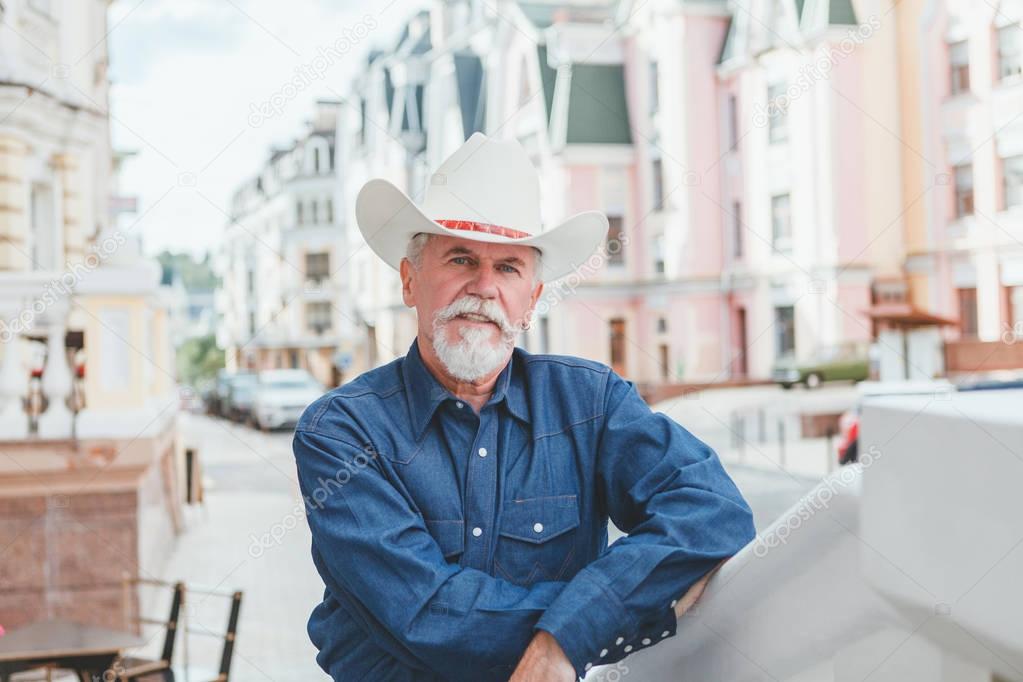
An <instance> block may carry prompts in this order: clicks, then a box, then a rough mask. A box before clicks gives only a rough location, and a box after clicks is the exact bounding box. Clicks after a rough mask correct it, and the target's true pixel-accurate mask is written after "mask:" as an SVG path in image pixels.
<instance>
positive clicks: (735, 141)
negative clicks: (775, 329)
mask: <svg viewBox="0 0 1023 682" xmlns="http://www.w3.org/2000/svg"><path fill="white" fill-rule="evenodd" d="M728 148H729V149H730V150H732V151H735V150H736V149H738V148H739V100H738V98H737V97H736V96H735V95H729V96H728Z"/></svg>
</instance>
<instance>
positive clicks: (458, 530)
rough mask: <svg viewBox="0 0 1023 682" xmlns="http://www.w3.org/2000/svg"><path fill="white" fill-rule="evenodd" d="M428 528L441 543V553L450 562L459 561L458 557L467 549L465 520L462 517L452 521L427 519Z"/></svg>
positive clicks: (439, 543) (438, 542)
mask: <svg viewBox="0 0 1023 682" xmlns="http://www.w3.org/2000/svg"><path fill="white" fill-rule="evenodd" d="M426 529H427V530H428V531H430V535H432V536H433V539H434V540H436V541H437V544H438V545H440V551H441V554H443V555H444V558H445V559H446V560H447V562H448V563H449V564H454V563H458V558H459V557H460V556H461V554H462V551H463V550H464V549H465V533H464V529H465V522H464V521H462V520H461V519H454V520H451V521H432V520H430V519H426Z"/></svg>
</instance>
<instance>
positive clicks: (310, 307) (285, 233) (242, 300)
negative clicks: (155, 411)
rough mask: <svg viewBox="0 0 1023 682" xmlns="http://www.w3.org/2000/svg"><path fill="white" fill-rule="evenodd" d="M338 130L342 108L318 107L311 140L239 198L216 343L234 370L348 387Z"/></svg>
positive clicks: (282, 155)
mask: <svg viewBox="0 0 1023 682" xmlns="http://www.w3.org/2000/svg"><path fill="white" fill-rule="evenodd" d="M336 125H337V103H335V102H331V101H321V102H318V103H317V108H316V111H315V115H314V117H313V120H312V122H311V125H310V128H309V130H308V131H307V132H306V133H305V134H304V135H303V136H302V138H301V139H299V140H296V141H295V143H294V144H293V145H290V146H289V147H287V148H285V149H278V150H274V151H273V152H272V154H271V155H270V157H269V159H268V160H267V162H266V164H265V165H264V166H263V168H261V169H260V171H259V172H258V173H257V174H256V175H255V177H253V178H251V179H250V180H248V181H246V182H245V183H244V184H243V185H242V186H241V187H239V188H238V189H237V190H236V191H235V193H234V196H233V198H232V203H231V216H230V222H229V224H228V225H227V227H226V236H225V239H224V241H223V247H222V249H221V251H220V252H219V253H218V254H217V257H216V263H215V269H216V270H217V273H218V274H219V276H220V277H221V281H222V286H221V290H220V291H219V292H218V296H217V303H216V305H217V309H218V316H219V319H220V325H219V328H218V332H217V335H218V338H217V345H218V346H220V347H221V348H224V349H225V352H226V357H225V361H226V365H227V368H228V369H231V370H237V369H255V370H260V369H276V368H285V367H286V368H303V369H306V370H308V371H309V372H310V373H311V374H312V375H313V376H314V377H316V379H317V380H318V381H320V382H321V383H323V384H324V385H326V386H330V387H333V386H336V385H338V384H339V383H340V382H341V380H342V376H341V370H342V367H341V366H339V365H340V364H341V363H340V359H339V358H338V350H339V347H340V342H339V335H340V332H341V328H342V326H341V323H340V322H339V319H338V318H339V317H340V309H339V308H338V305H337V304H338V302H340V301H341V300H343V299H344V291H343V287H342V278H343V274H344V273H346V272H347V270H346V269H345V267H342V266H343V265H344V259H345V236H344V224H345V223H344V221H343V216H342V214H341V212H340V210H339V207H340V198H339V195H338V188H339V186H338V173H337V170H336V169H337V166H336V165H335V149H334V146H335V145H334V134H335V129H336Z"/></svg>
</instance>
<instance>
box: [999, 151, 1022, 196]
mask: <svg viewBox="0 0 1023 682" xmlns="http://www.w3.org/2000/svg"><path fill="white" fill-rule="evenodd" d="M1002 183H1003V184H1004V191H1005V208H1007V209H1009V208H1015V207H1019V206H1023V155H1020V156H1012V157H1010V158H1008V159H1002Z"/></svg>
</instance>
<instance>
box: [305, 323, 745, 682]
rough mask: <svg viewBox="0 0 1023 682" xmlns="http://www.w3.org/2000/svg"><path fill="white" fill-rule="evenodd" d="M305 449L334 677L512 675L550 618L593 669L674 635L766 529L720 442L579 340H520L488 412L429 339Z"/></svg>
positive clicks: (314, 426) (317, 415)
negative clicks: (537, 351) (731, 473)
mask: <svg viewBox="0 0 1023 682" xmlns="http://www.w3.org/2000/svg"><path fill="white" fill-rule="evenodd" d="M293 448H294V452H295V459H296V462H297V466H298V475H299V482H300V486H301V491H302V495H303V497H304V499H305V505H306V512H307V520H308V523H309V527H310V529H311V531H312V556H313V561H314V562H315V564H316V568H317V570H318V571H319V573H320V575H321V576H322V577H323V581H324V583H325V584H326V590H325V591H324V595H323V602H322V603H320V604H319V605H317V606H316V608H315V609H314V610H313V613H312V616H311V617H310V619H309V627H308V630H309V636H310V638H311V639H312V641H313V643H314V644H315V645H316V647H317V648H318V649H319V655H318V656H317V661H318V663H319V664H320V666H321V667H322V668H323V669H324V670H325V671H327V673H329V674H330V675H331V676H332V677H333V679H334V680H363V679H366V680H387V681H391V680H395V681H403V682H404V681H416V682H419V681H424V682H425V681H434V680H472V681H473V682H478V681H480V680H507V679H508V677H509V676H510V675H511V673H512V671H513V670H514V669H515V666H516V665H517V663H518V661H519V659H520V658H521V656H522V654H523V652H524V651H525V649H526V646H527V645H528V644H529V641H530V640H531V639H532V638H533V636H534V635H535V634H536V632H537V631H539V630H546V631H547V632H549V633H550V634H551V635H553V636H554V637H555V638H556V639H557V641H558V643H559V644H560V645H561V648H562V649H563V650H564V651H565V654H566V655H567V656H568V658H569V660H570V661H571V662H572V665H573V666H574V667H575V670H576V674H577V675H578V676H580V677H581V676H584V675H585V673H586V671H587V670H588V669H589V668H590V667H591V666H594V665H601V664H606V663H614V662H616V661H619V660H621V659H623V658H625V657H626V656H627V655H629V654H630V653H631V652H635V651H638V650H639V649H642V648H645V647H648V646H653V645H655V644H657V643H658V642H660V641H662V640H663V639H665V638H667V637H670V636H672V635H674V634H675V627H676V618H675V615H674V609H673V606H674V600H675V599H676V598H677V597H679V596H680V595H681V594H683V593H684V592H685V590H686V589H687V588H688V587H689V586H691V585H692V584H693V583H694V582H695V581H696V580H698V579H699V578H700V577H701V576H702V575H704V574H705V573H707V572H708V571H709V570H711V569H712V568H713V567H714V566H715V565H717V564H718V563H719V562H720V561H721V560H722V559H724V558H726V557H729V556H731V555H732V554H734V553H735V552H737V551H738V550H739V549H740V548H742V547H743V546H744V545H745V544H746V543H747V542H749V541H750V540H751V539H752V538H753V536H754V528H753V520H752V515H751V513H750V509H749V506H748V505H747V504H746V501H745V500H744V499H743V498H742V495H741V494H740V493H739V491H738V490H737V489H736V487H735V485H734V484H733V483H732V480H731V479H730V478H729V477H728V475H727V474H726V473H725V471H724V469H723V468H722V466H721V463H720V462H719V460H718V458H717V456H716V455H715V454H714V452H713V451H712V450H711V449H710V448H709V447H708V446H707V445H706V444H704V443H703V442H702V441H700V440H699V439H698V438H696V437H695V436H693V435H692V434H691V433H690V432H689V431H687V430H686V429H685V428H683V427H682V426H680V425H679V424H678V423H676V422H675V421H673V420H672V419H670V418H669V417H667V416H666V415H664V414H662V413H659V412H658V413H655V412H653V411H651V409H650V408H649V406H648V405H647V404H646V403H645V402H644V401H643V399H642V398H641V397H640V396H639V394H638V393H637V391H636V388H635V385H634V384H633V383H632V382H631V381H627V380H625V379H623V378H622V377H621V376H619V375H618V374H616V373H615V372H614V371H612V370H611V368H610V367H608V366H607V365H604V364H601V363H598V362H593V361H590V360H585V359H582V358H577V357H572V356H564V355H534V354H530V353H527V352H526V351H524V350H522V349H521V348H515V350H514V352H513V354H512V358H511V360H510V362H509V363H508V364H507V365H506V366H505V368H504V369H503V370H502V371H501V373H500V375H499V377H498V379H497V383H496V386H495V388H494V392H493V394H492V395H491V397H490V399H489V400H488V402H487V403H486V405H484V406H483V408H482V409H481V410H480V412H479V414H477V413H476V412H475V410H474V409H473V408H472V406H471V405H469V403H466V402H463V401H460V400H458V399H457V398H456V397H455V396H454V395H453V394H452V393H451V392H450V391H448V390H447V389H445V388H444V387H443V386H441V384H440V383H439V382H438V381H437V380H436V379H435V378H434V376H433V375H432V374H431V373H430V371H429V370H428V369H427V367H426V366H425V365H424V364H423V361H422V356H421V355H420V352H419V345H418V339H417V340H416V341H413V343H412V345H411V347H410V348H409V351H408V354H407V355H406V356H405V357H404V358H398V359H397V360H394V361H393V362H391V363H389V364H386V365H384V366H381V367H378V368H376V369H373V370H371V371H368V372H366V373H364V374H362V375H361V376H359V377H358V378H356V379H355V380H353V381H351V382H349V383H346V384H344V385H343V386H340V387H338V388H336V389H334V390H332V391H330V392H329V393H327V394H325V395H324V396H322V397H321V398H319V399H318V400H316V402H314V403H313V404H312V405H310V406H309V407H308V408H307V409H306V410H305V412H304V413H303V415H302V417H301V419H300V421H299V423H298V426H297V428H296V430H295V436H294V441H293ZM609 517H610V518H611V519H612V520H613V521H614V523H615V525H616V526H617V527H618V528H620V529H621V530H623V531H625V532H626V533H628V536H627V537H624V538H621V539H619V540H617V541H616V542H614V543H613V544H612V545H611V546H610V547H608V544H607V539H608V536H607V522H608V518H609Z"/></svg>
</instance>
